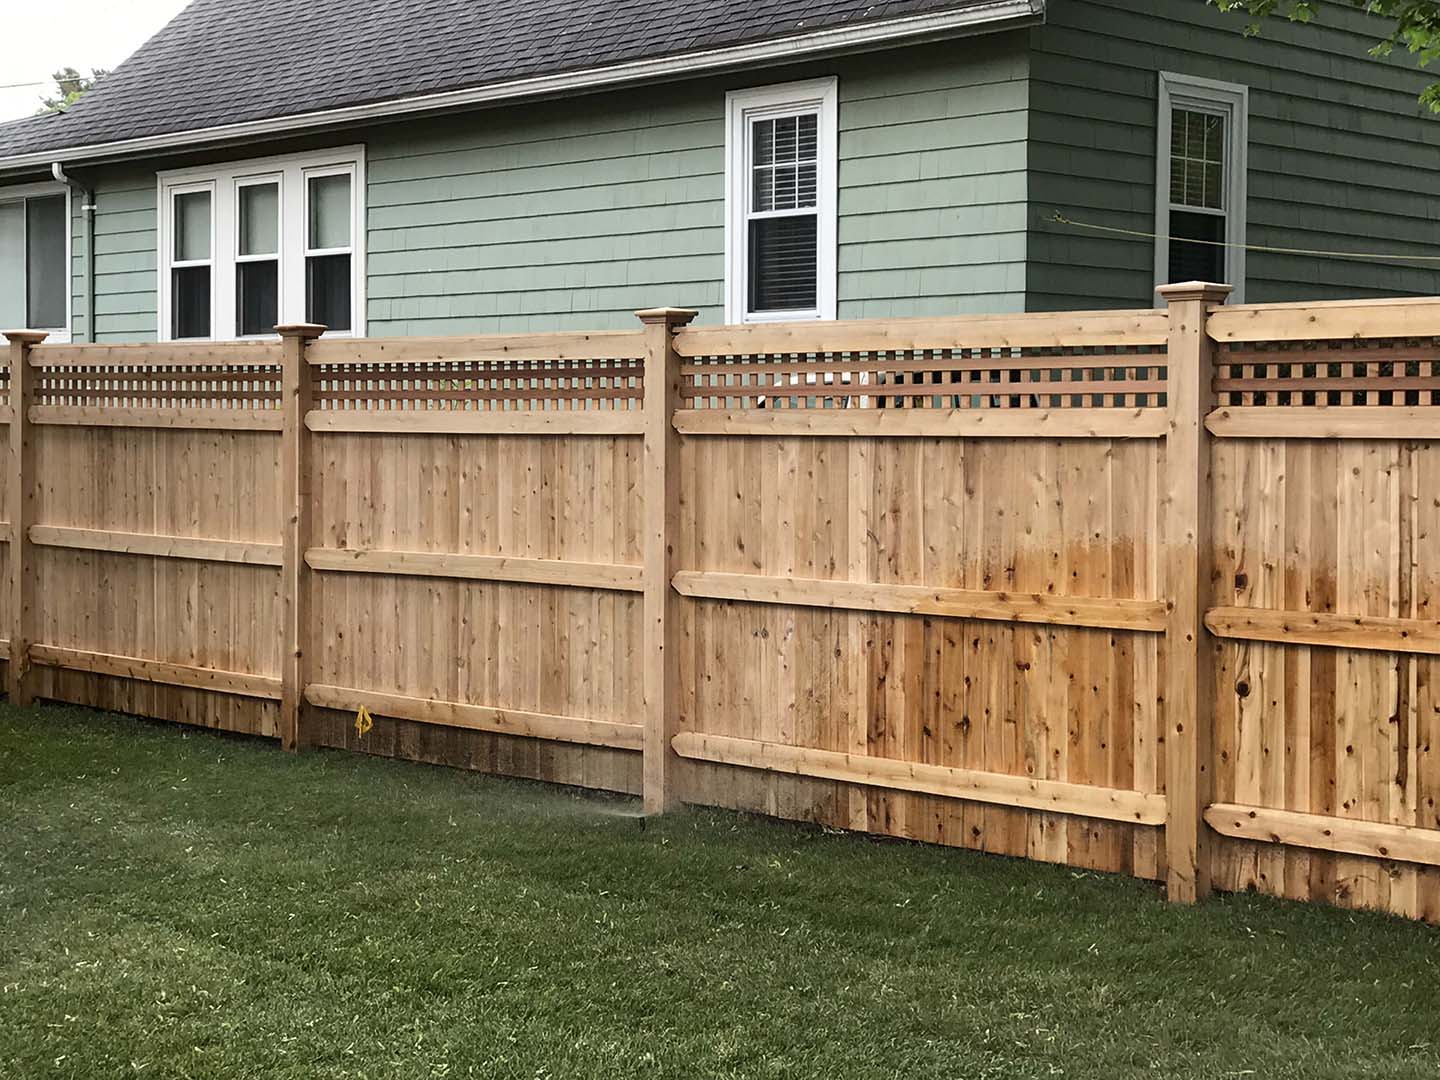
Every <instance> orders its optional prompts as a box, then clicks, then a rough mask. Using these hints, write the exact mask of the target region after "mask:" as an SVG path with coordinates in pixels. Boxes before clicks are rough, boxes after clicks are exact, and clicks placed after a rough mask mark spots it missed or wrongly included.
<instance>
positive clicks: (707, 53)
mask: <svg viewBox="0 0 1440 1080" xmlns="http://www.w3.org/2000/svg"><path fill="white" fill-rule="evenodd" d="M1045 2H1046V0H990V2H989V3H986V4H978V5H974V6H972V7H968V8H964V9H961V10H958V11H948V12H937V13H933V14H928V15H912V16H907V17H905V18H900V19H890V20H886V21H884V22H876V23H864V24H860V25H856V26H844V27H836V28H833V29H828V30H819V31H816V32H814V33H810V34H800V35H790V36H787V37H782V38H772V39H769V40H766V41H762V42H754V43H752V44H748V45H733V46H727V47H725V48H720V49H709V50H704V51H700V52H694V53H686V54H684V55H681V56H667V57H657V58H654V59H649V60H636V61H633V62H630V63H625V64H614V65H610V66H606V67H596V68H586V69H582V70H580V71H569V72H563V73H560V74H556V75H539V76H533V77H530V78H525V79H515V80H511V81H509V82H503V83H492V84H490V85H488V86H479V87H473V88H471V89H467V90H449V91H445V92H444V93H438V94H425V95H420V96H416V97H409V98H398V99H395V100H391V101H381V102H374V103H371V104H368V105H351V106H346V107H343V108H338V109H326V110H323V111H320V112H311V113H303V114H299V115H295V116H282V117H275V118H273V119H267V120H250V121H246V122H244V123H239V124H226V125H223V126H220V127H211V128H201V129H197V130H193V131H178V132H171V133H167V134H161V135H147V136H144V137H142V138H137V139H123V140H119V141H115V142H108V143H93V144H89V145H79V146H70V147H59V148H56V149H53V150H42V151H36V152H34V153H29V154H19V155H15V156H13V157H9V158H0V171H5V172H11V171H19V170H24V169H34V168H37V167H45V166H48V165H49V164H50V163H52V162H56V161H61V162H67V163H70V164H83V163H93V162H99V161H102V160H105V161H109V160H117V159H124V158H135V157H143V156H148V155H151V154H156V153H161V152H165V151H171V150H175V149H179V148H198V147H204V146H213V145H217V144H222V143H237V142H246V141H250V140H254V139H263V138H272V137H275V136H280V135H290V134H297V133H303V132H307V131H315V130H320V129H324V128H329V127H339V126H347V125H354V124H361V123H368V122H373V121H383V120H388V119H394V118H397V117H402V116H409V115H413V114H416V113H433V112H443V111H446V110H449V109H460V108H467V107H475V106H484V105H492V104H500V103H502V102H509V101H519V100H524V99H527V98H537V97H551V96H557V95H563V94H573V93H584V92H587V91H591V90H600V89H607V88H611V87H618V86H624V85H627V84H632V83H644V82H653V81H657V80H661V79H673V78H679V77H685V76H688V75H698V74H704V73H707V72H717V71H721V70H725V69H733V68H743V67H750V66H755V65H762V64H768V63H774V62H779V61H787V60H802V59H809V58H813V57H816V56H820V55H825V54H829V53H836V52H849V51H855V50H862V49H867V48H874V47H879V46H887V45H893V44H899V43H915V42H921V41H925V40H929V39H936V38H947V37H959V36H964V35H965V34H967V33H968V34H975V33H994V32H996V31H999V30H1005V29H1011V28H1015V27H1020V26H1026V25H1030V24H1033V23H1036V22H1039V21H1041V20H1042V19H1043V18H1044V15H1045Z"/></svg>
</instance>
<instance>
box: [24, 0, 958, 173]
mask: <svg viewBox="0 0 1440 1080" xmlns="http://www.w3.org/2000/svg"><path fill="white" fill-rule="evenodd" d="M976 6H979V7H983V6H986V0H880V2H874V0H608V2H607V0H506V2H504V3H489V2H483V0H194V2H193V3H191V4H190V6H189V7H187V8H186V9H185V10H184V11H183V12H181V13H180V15H178V16H177V17H176V18H175V19H174V20H173V21H172V22H171V23H170V24H169V25H168V26H166V27H165V28H164V29H163V30H161V31H160V32H159V33H158V34H156V35H155V36H154V37H153V38H151V39H150V40H149V41H148V42H147V43H146V44H145V45H143V46H142V47H141V48H140V49H139V51H137V52H136V53H135V55H134V56H132V57H131V58H130V59H129V60H127V61H126V62H125V63H124V64H122V65H121V66H120V67H119V68H117V69H116V70H115V71H114V72H113V73H112V74H111V75H109V76H108V77H107V78H106V79H104V80H103V81H102V82H101V84H100V85H99V87H97V88H96V89H95V90H94V91H92V92H91V93H90V94H89V95H87V96H86V97H85V98H84V99H83V100H82V101H81V102H80V103H78V104H77V105H75V106H74V107H72V108H71V109H70V110H69V112H67V113H66V114H64V115H63V116H58V117H47V118H37V119H32V120H23V121H18V122H15V123H11V124H0V159H3V158H6V157H13V156H16V155H20V154H28V153H39V152H42V151H46V150H51V149H59V148H62V147H65V148H68V147H78V146H91V145H96V144H99V143H107V142H114V141H118V140H122V139H132V138H141V137H144V136H149V135H162V134H171V133H179V132H186V131H196V130H200V129H203V128H209V127H216V126H219V125H224V124H233V123H242V122H245V121H249V120H265V119H272V118H276V117H284V116H294V115H300V114H304V113H310V112H317V111H322V110H326V109H334V108H340V107H344V106H352V105H364V104H370V103H374V102H381V101H390V100H396V99H400V98H407V97H413V96H416V95H420V94H429V93H436V92H441V91H447V90H461V89H469V88H473V87H479V86H484V85H486V84H489V83H496V82H504V81H508V80H511V79H517V78H524V77H527V76H536V75H549V74H555V73H559V72H566V71H577V70H582V69H585V68H592V67H598V66H603V65H608V64H616V63H623V62H625V61H631V60H640V59H651V58H656V57H663V56H670V55H678V54H682V53H687V52H692V51H695V50H701V49H709V48H716V47H722V46H729V45H739V44H746V43H750V42H756V41H762V40H767V39H773V38H779V37H784V36H787V35H793V34H798V33H804V32H808V31H814V30H820V29H826V28H833V27H838V26H843V25H848V24H854V23H860V22H878V21H883V20H886V19H893V18H897V17H901V16H907V15H919V14H927V13H931V12H936V11H943V10H948V9H959V8H966V7H976Z"/></svg>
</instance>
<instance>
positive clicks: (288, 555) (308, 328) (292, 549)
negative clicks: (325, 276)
mask: <svg viewBox="0 0 1440 1080" xmlns="http://www.w3.org/2000/svg"><path fill="white" fill-rule="evenodd" d="M275 332H276V333H277V334H279V335H280V341H281V347H282V349H283V352H284V359H283V361H282V363H283V370H282V374H281V380H280V383H281V399H280V400H281V409H282V410H283V422H284V427H283V428H282V429H281V436H280V498H281V513H282V514H284V519H283V521H284V530H285V534H284V537H283V539H282V541H281V560H280V562H281V565H280V599H281V612H282V614H281V634H282V636H283V640H282V643H281V645H282V653H281V659H280V745H281V746H283V747H284V748H285V749H286V750H299V749H300V748H301V747H302V746H303V745H304V742H303V733H302V731H301V725H300V714H301V712H302V711H303V710H304V707H305V684H306V682H307V681H308V680H307V678H306V672H307V669H308V668H309V655H308V654H309V652H310V640H309V637H310V633H311V632H312V630H313V628H312V627H311V625H310V616H311V613H310V570H309V568H308V567H307V566H306V565H305V552H306V551H307V550H308V549H309V547H310V538H311V531H310V530H311V518H312V516H313V513H314V509H313V506H312V503H311V496H310V429H309V428H307V427H306V426H305V415H306V414H307V413H308V412H309V411H310V406H311V404H312V387H313V385H314V383H313V380H312V379H311V378H310V365H309V363H307V361H306V358H305V353H306V350H307V349H308V348H309V346H310V342H312V341H314V340H315V339H316V338H318V337H319V336H320V335H321V334H323V333H324V332H325V327H323V326H315V325H312V324H310V323H298V324H295V325H291V326H277V327H276V328H275Z"/></svg>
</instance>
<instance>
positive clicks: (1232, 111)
mask: <svg viewBox="0 0 1440 1080" xmlns="http://www.w3.org/2000/svg"><path fill="white" fill-rule="evenodd" d="M1249 115H1250V91H1249V89H1248V88H1247V87H1244V86H1237V85H1235V84H1233V83H1221V82H1215V81H1214V80H1211V79H1198V78H1194V77H1193V76H1189V75H1176V74H1174V73H1172V72H1168V71H1162V72H1161V73H1160V115H1159V124H1158V127H1159V140H1158V148H1157V154H1156V159H1157V162H1158V168H1157V170H1156V178H1155V233H1156V241H1155V284H1156V286H1157V287H1158V286H1160V285H1168V284H1171V283H1173V282H1177V281H1218V282H1224V283H1227V284H1229V285H1232V286H1234V292H1233V293H1231V300H1232V301H1234V302H1236V303H1239V302H1242V301H1243V300H1244V298H1245V246H1244V245H1245V234H1246V222H1245V211H1246V174H1247V171H1248V160H1247V159H1248V147H1249V130H1248V129H1249ZM1227 245H1228V246H1227Z"/></svg>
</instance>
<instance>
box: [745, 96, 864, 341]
mask: <svg viewBox="0 0 1440 1080" xmlns="http://www.w3.org/2000/svg"><path fill="white" fill-rule="evenodd" d="M838 103H839V81H838V80H837V79H835V78H833V77H832V78H828V79H814V80H810V81H807V82H795V83H785V84H783V85H779V86H763V87H756V88H754V89H750V90H734V91H731V92H730V93H728V94H726V95H725V320H726V321H727V322H730V323H746V322H749V323H754V322H800V321H803V320H806V319H834V318H835V307H836V303H835V294H836V193H837V182H836V181H837V173H838V170H839V104H838ZM812 109H813V110H815V111H816V112H817V113H818V114H819V123H818V125H817V128H818V135H819V144H818V147H817V153H818V161H817V163H816V170H815V172H816V177H815V183H816V207H815V215H816V230H815V231H816V244H817V247H818V254H819V264H818V266H817V268H816V270H817V278H816V293H815V295H816V305H815V308H814V310H812V311H779V312H764V313H760V314H752V313H750V312H748V311H746V307H747V306H748V305H747V299H748V297H749V292H750V290H749V288H748V285H749V282H748V280H747V279H748V274H749V264H750V260H749V250H748V248H749V238H750V230H749V228H748V227H747V216H746V207H747V206H748V205H749V190H750V168H749V164H750V153H751V140H750V132H749V126H750V122H751V121H752V120H755V119H764V118H765V117H766V116H770V115H780V116H785V115H790V114H792V113H794V112H797V111H806V110H812Z"/></svg>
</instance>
